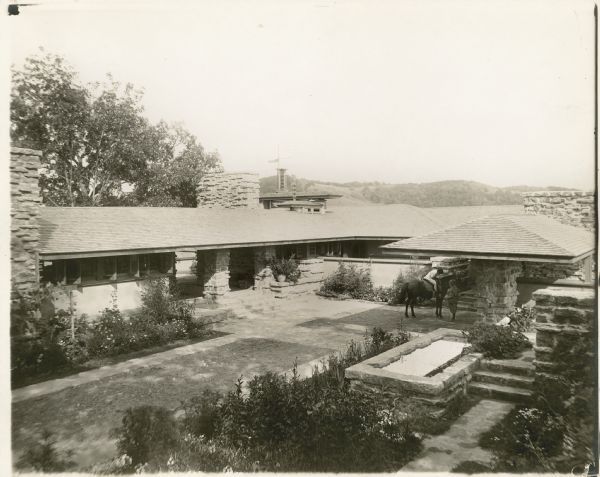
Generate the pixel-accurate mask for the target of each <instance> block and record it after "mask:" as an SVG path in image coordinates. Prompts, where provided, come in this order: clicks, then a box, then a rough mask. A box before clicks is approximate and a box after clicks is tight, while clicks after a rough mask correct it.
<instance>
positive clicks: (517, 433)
mask: <svg viewBox="0 0 600 477" xmlns="http://www.w3.org/2000/svg"><path fill="white" fill-rule="evenodd" d="M561 343H562V344H561V345H560V346H557V347H556V348H555V349H554V351H553V353H552V356H551V359H550V361H551V362H553V363H556V364H557V366H556V368H555V369H554V370H553V373H552V374H545V375H543V374H540V373H538V374H537V375H536V382H535V390H534V397H533V401H532V402H533V404H532V405H530V406H519V407H517V408H516V409H514V410H513V411H512V412H510V413H509V414H508V415H507V416H506V417H505V418H504V419H503V420H502V421H501V422H500V423H498V424H497V425H496V426H495V427H493V428H492V429H491V430H490V431H489V432H487V433H486V434H484V435H483V436H482V438H481V441H480V444H481V446H482V447H484V448H488V449H490V450H491V451H492V452H493V453H494V454H495V456H496V458H495V464H494V466H493V468H492V469H488V471H489V470H492V471H495V472H511V473H517V472H519V473H520V472H558V473H581V474H583V473H584V469H583V467H584V466H585V465H586V464H590V463H593V462H594V452H593V446H594V435H595V428H596V427H595V423H594V416H595V402H596V401H595V399H594V387H595V382H596V375H595V369H594V368H595V366H594V362H593V359H592V357H593V355H594V353H593V350H594V343H593V339H592V336H591V334H590V335H588V336H587V337H586V338H583V339H582V338H581V337H578V338H573V339H572V340H571V341H570V342H569V341H566V340H561Z"/></svg>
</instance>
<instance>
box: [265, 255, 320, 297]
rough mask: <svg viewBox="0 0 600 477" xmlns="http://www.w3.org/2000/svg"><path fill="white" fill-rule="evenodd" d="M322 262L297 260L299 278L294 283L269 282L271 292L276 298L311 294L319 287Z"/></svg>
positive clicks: (317, 260)
mask: <svg viewBox="0 0 600 477" xmlns="http://www.w3.org/2000/svg"><path fill="white" fill-rule="evenodd" d="M324 268H325V267H324V260H323V259H322V258H308V259H305V260H298V270H299V271H300V278H298V281H297V282H296V283H289V282H283V283H279V282H276V281H273V282H271V291H272V292H273V293H274V296H275V297H276V298H284V297H286V296H289V295H295V294H302V293H313V292H315V291H316V290H318V289H319V288H320V287H321V283H322V282H323V278H324Z"/></svg>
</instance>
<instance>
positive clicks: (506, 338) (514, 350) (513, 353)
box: [462, 323, 533, 359]
mask: <svg viewBox="0 0 600 477" xmlns="http://www.w3.org/2000/svg"><path fill="white" fill-rule="evenodd" d="M462 333H463V335H464V336H465V338H466V339H467V341H468V342H469V343H471V344H472V345H473V351H476V352H479V353H483V355H484V356H485V357H486V358H495V359H510V358H516V357H518V356H519V354H520V353H521V352H523V351H524V350H526V349H528V348H531V347H532V346H533V345H532V344H531V342H530V341H529V340H528V339H527V337H526V336H525V335H524V334H522V333H520V332H518V331H515V330H513V329H512V328H510V327H508V326H497V325H493V324H489V323H475V324H474V325H473V326H472V327H471V328H470V329H469V330H463V332H462Z"/></svg>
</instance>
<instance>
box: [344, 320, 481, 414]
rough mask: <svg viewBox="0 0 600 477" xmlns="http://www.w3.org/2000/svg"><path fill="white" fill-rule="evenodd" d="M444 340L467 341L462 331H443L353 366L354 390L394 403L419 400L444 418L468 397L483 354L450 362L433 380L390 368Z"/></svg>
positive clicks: (350, 372)
mask: <svg viewBox="0 0 600 477" xmlns="http://www.w3.org/2000/svg"><path fill="white" fill-rule="evenodd" d="M442 339H443V340H450V341H458V342H461V341H463V340H464V338H463V337H462V333H461V332H460V331H458V330H451V329H446V328H439V329H437V330H435V331H432V332H431V333H427V334H425V335H423V336H421V337H419V338H416V339H414V340H411V341H409V342H407V343H404V344H403V345H400V346H397V347H396V348H392V349H391V350H389V351H386V352H384V353H381V354H379V355H377V356H374V357H372V358H369V359H367V360H365V361H362V362H361V363H358V364H355V365H354V366H350V367H349V368H347V369H346V371H345V376H346V379H348V380H350V386H351V387H352V389H355V390H357V391H359V392H366V393H371V392H375V393H378V394H382V395H383V396H384V398H386V399H389V400H390V402H393V401H394V400H395V399H396V398H399V397H401V398H407V399H409V400H415V401H418V402H419V403H422V404H425V405H427V406H429V407H430V408H431V410H432V412H434V413H435V414H437V415H441V414H443V413H444V412H445V411H446V409H447V407H448V406H449V405H450V403H451V402H452V401H454V400H455V399H458V398H460V397H461V396H462V395H464V394H466V391H467V384H468V382H469V381H470V380H471V374H472V372H473V371H474V370H475V369H476V368H477V367H478V366H479V360H480V359H481V355H480V354H478V353H470V354H466V355H464V356H460V357H459V358H458V359H457V360H456V361H455V360H449V361H448V365H447V367H440V368H439V369H440V370H439V371H437V372H435V374H434V375H432V376H429V377H428V376H426V375H425V376H424V375H419V374H402V372H401V371H400V372H398V371H391V370H390V368H389V366H390V365H391V364H392V363H395V362H398V361H402V360H403V359H404V357H405V356H408V355H409V354H410V353H412V352H414V351H416V350H420V349H423V348H426V347H427V346H429V345H431V344H432V343H434V342H437V341H439V340H442ZM440 364H443V363H440Z"/></svg>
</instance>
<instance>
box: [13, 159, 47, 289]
mask: <svg viewBox="0 0 600 477" xmlns="http://www.w3.org/2000/svg"><path fill="white" fill-rule="evenodd" d="M41 155H42V153H41V152H40V151H34V150H32V149H23V148H19V147H13V148H11V151H10V195H11V210H10V216H11V226H10V231H11V241H10V252H11V297H12V298H13V299H14V298H16V296H17V294H19V293H27V292H29V291H32V290H34V289H35V288H36V287H37V285H38V256H37V251H38V247H39V239H40V232H39V227H40V224H39V217H40V207H41V201H42V200H41V198H40V194H39V187H38V169H39V168H40V157H41Z"/></svg>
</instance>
